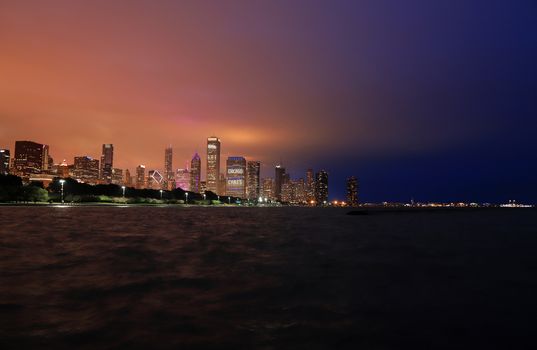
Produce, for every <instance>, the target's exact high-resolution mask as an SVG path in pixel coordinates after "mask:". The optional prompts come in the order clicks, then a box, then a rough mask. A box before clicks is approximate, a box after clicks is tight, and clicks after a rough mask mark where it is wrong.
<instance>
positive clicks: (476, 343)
mask: <svg viewBox="0 0 537 350" xmlns="http://www.w3.org/2000/svg"><path fill="white" fill-rule="evenodd" d="M346 212H348V209H320V208H202V207H190V208H184V207H126V208H122V207H91V206H87V207H66V208H58V207H7V206H6V207H0V348H2V349H21V348H35V349H47V348H50V349H101V348H114V349H115V348H129V349H178V348H181V349H198V348H199V349H211V348H214V349H252V348H254V349H359V348H362V349H401V348H412V349H460V348H472V349H478V348H479V349H484V348H489V349H490V348H513V346H514V344H517V348H520V347H522V346H524V345H527V346H528V347H532V346H533V345H534V344H533V343H534V340H535V339H534V333H535V326H536V325H537V301H536V300H537V215H535V214H536V211H535V210H533V209H485V210H452V211H450V210H441V211H433V212H423V211H411V212H389V211H376V212H373V213H371V214H370V215H361V216H349V215H345V213H346ZM530 345H531V346H530Z"/></svg>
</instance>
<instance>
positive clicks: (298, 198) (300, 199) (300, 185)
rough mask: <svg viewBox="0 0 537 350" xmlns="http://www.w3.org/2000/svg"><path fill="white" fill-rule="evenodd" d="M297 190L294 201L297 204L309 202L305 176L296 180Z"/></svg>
mask: <svg viewBox="0 0 537 350" xmlns="http://www.w3.org/2000/svg"><path fill="white" fill-rule="evenodd" d="M294 185H295V191H294V193H293V194H294V197H293V202H294V203H296V204H305V203H307V202H308V195H307V191H306V182H305V181H304V179H303V178H300V179H298V180H295V181H294Z"/></svg>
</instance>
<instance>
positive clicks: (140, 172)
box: [136, 164, 145, 189]
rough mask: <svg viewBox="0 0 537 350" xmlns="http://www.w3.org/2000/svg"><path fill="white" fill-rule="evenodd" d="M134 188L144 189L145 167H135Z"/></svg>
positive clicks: (141, 165)
mask: <svg viewBox="0 0 537 350" xmlns="http://www.w3.org/2000/svg"><path fill="white" fill-rule="evenodd" d="M136 188H138V189H141V188H145V165H143V164H140V165H138V166H137V167H136Z"/></svg>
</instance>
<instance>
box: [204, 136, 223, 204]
mask: <svg viewBox="0 0 537 350" xmlns="http://www.w3.org/2000/svg"><path fill="white" fill-rule="evenodd" d="M219 179H220V139H219V138H218V137H215V136H211V137H208V138H207V177H206V182H207V191H212V192H214V193H217V194H220V193H219V191H218V190H219V189H218V181H219Z"/></svg>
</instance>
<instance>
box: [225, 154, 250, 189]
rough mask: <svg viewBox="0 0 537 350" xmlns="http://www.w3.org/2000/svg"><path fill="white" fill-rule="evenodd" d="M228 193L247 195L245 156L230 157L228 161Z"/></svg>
mask: <svg viewBox="0 0 537 350" xmlns="http://www.w3.org/2000/svg"><path fill="white" fill-rule="evenodd" d="M226 174H227V176H226V177H227V182H226V191H227V193H226V195H228V196H233V197H239V198H245V197H246V176H245V175H246V159H244V157H228V158H227V162H226Z"/></svg>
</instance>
